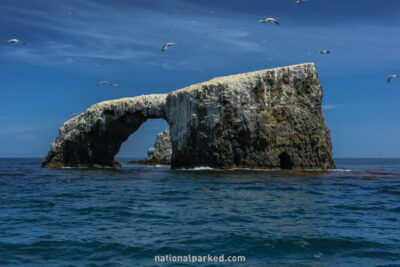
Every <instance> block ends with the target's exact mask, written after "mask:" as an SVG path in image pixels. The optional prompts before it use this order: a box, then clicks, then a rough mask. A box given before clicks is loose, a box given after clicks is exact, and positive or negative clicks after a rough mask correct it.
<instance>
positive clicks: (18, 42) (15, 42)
mask: <svg viewBox="0 0 400 267" xmlns="http://www.w3.org/2000/svg"><path fill="white" fill-rule="evenodd" d="M5 43H6V44H20V45H26V43H24V42H22V41H20V40H18V39H10V40H6V41H5Z"/></svg>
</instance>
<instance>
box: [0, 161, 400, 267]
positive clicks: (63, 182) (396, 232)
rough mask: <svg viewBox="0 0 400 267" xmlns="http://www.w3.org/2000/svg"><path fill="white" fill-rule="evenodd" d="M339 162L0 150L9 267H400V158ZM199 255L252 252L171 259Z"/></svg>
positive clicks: (3, 244)
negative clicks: (225, 166)
mask: <svg viewBox="0 0 400 267" xmlns="http://www.w3.org/2000/svg"><path fill="white" fill-rule="evenodd" d="M126 160H128V159H126ZM126 160H121V161H122V162H124V161H126ZM335 161H336V164H337V168H338V169H337V170H333V171H326V172H323V171H304V172H298V171H288V172H264V171H250V170H235V171H233V170H232V171H221V170H213V169H208V168H199V169H194V170H170V169H169V168H167V167H163V166H153V167H147V166H139V165H127V166H124V167H123V168H120V169H62V170H53V169H42V168H40V163H41V159H0V265H1V266H219V265H221V266H400V159H336V160H335ZM188 255H191V259H193V258H194V257H197V256H201V257H202V256H206V255H212V256H218V257H221V255H223V259H224V260H226V259H227V258H228V256H230V257H231V259H235V258H234V257H237V258H236V259H238V258H239V257H238V256H244V257H245V261H244V260H243V257H242V260H243V261H242V262H240V263H239V262H235V263H233V262H225V263H219V262H210V261H205V262H202V263H197V262H188V261H186V262H182V263H177V262H171V261H167V260H171V259H175V260H176V259H178V258H177V256H181V258H180V259H184V258H183V256H185V257H186V259H188ZM156 256H159V258H158V259H164V262H156V261H155V257H156ZM161 256H162V257H161ZM202 259H205V260H208V258H202ZM197 261H200V259H197Z"/></svg>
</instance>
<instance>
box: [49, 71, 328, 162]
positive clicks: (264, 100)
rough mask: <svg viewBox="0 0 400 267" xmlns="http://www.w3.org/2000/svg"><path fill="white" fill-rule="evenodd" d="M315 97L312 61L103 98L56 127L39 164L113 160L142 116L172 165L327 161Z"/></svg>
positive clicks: (325, 138)
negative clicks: (162, 126) (162, 130)
mask: <svg viewBox="0 0 400 267" xmlns="http://www.w3.org/2000/svg"><path fill="white" fill-rule="evenodd" d="M321 103H322V87H321V85H320V83H319V81H318V73H317V71H316V69H315V66H314V64H312V63H306V64H300V65H294V66H288V67H282V68H276V69H268V70H261V71H256V72H251V73H244V74H238V75H232V76H227V77H220V78H215V79H212V80H210V81H208V82H204V83H200V84H195V85H192V86H189V87H186V88H184V89H181V90H177V91H174V92H171V93H169V94H157V95H147V96H138V97H133V98H124V99H119V100H113V101H106V102H103V103H99V104H96V105H94V106H92V107H91V108H89V109H88V110H87V111H86V112H85V113H83V114H81V115H79V116H77V117H75V118H73V119H71V120H69V121H68V122H66V123H65V124H64V125H63V126H62V127H61V129H60V132H59V134H58V136H57V139H56V141H55V142H54V143H53V144H52V145H51V149H50V151H49V153H48V155H47V156H46V158H45V160H44V162H43V164H42V166H43V167H55V168H60V167H64V166H77V167H79V166H84V167H93V166H115V165H117V164H116V163H115V162H114V156H115V155H116V154H117V152H118V150H119V148H120V145H121V144H122V142H124V141H125V140H126V139H127V138H128V137H129V135H130V134H132V133H133V132H135V131H136V130H137V129H138V128H139V127H140V125H141V124H142V123H143V122H145V121H146V120H147V119H149V118H162V119H165V120H166V121H167V122H168V124H169V126H170V133H171V142H172V158H171V167H172V168H191V167H197V166H210V167H216V168H233V167H245V168H266V169H280V168H282V167H284V168H291V169H329V168H335V164H334V162H333V159H332V144H331V138H330V132H329V129H328V128H327V127H326V124H325V119H324V116H323V114H322V109H321ZM287 159H289V160H287Z"/></svg>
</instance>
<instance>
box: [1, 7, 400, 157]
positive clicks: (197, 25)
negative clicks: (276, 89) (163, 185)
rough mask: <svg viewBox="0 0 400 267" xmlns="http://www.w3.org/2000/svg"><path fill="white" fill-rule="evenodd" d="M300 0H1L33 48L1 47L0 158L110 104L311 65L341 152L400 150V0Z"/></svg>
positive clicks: (8, 22) (11, 33) (37, 148)
mask: <svg viewBox="0 0 400 267" xmlns="http://www.w3.org/2000/svg"><path fill="white" fill-rule="evenodd" d="M294 2H295V0H258V1H256V0H247V1H238V0H214V1H209V0H196V1H194V0H168V1H166V0H164V1H162V0H158V1H155V0H140V1H139V0H112V1H111V0H97V1H95V0H53V1H48V0H47V1H44V0H35V1H30V0H2V1H1V3H0V23H1V25H2V26H1V28H0V36H1V37H2V40H7V39H11V38H17V39H20V40H22V41H24V42H26V43H27V44H28V45H27V46H18V45H6V44H5V43H4V42H3V41H2V43H1V44H0V60H1V63H2V64H0V77H1V80H2V83H1V99H2V101H1V102H2V104H1V105H0V148H1V149H0V157H27V156H34V157H43V156H44V155H45V154H46V153H47V151H48V149H49V146H50V143H51V142H53V141H54V139H55V137H56V135H57V133H58V129H59V128H60V126H61V125H62V124H63V122H64V121H66V120H68V119H70V118H71V117H72V114H73V113H80V112H83V111H85V110H86V109H87V108H88V107H89V106H90V105H92V104H95V103H97V102H100V101H103V100H109V99H115V98H120V97H131V96H137V95H141V94H149V93H158V92H169V91H172V90H175V89H179V88H183V87H185V86H188V85H190V84H194V83H197V82H201V81H205V80H209V79H211V78H213V77H217V76H222V75H230V74H236V73H241V72H248V71H254V70H259V69H266V68H272V67H277V66H285V65H291V64H299V63H304V62H315V64H316V66H317V69H318V71H319V77H320V81H321V84H322V86H323V88H324V114H325V117H326V121H327V124H328V127H329V128H330V129H331V134H332V141H333V147H334V156H335V157H400V138H399V136H400V123H399V122H400V111H399V100H400V79H395V80H393V82H392V83H391V84H390V85H388V84H387V83H386V79H387V76H388V75H389V74H396V73H397V74H400V64H399V62H400V53H399V52H398V49H399V47H400V34H399V31H400V16H399V15H400V1H397V0H386V1H376V0H374V1H372V0H365V1H359V0H357V1H356V0H336V1H332V0H309V1H308V2H306V3H303V4H301V5H296V4H295V3H294ZM68 12H70V14H69V15H68V14H67V13H68ZM264 17H273V18H276V19H277V20H279V21H280V22H281V26H276V25H273V24H267V25H264V24H261V23H259V22H258V20H259V19H262V18H264ZM219 27H221V28H222V32H219V31H218V28H219ZM206 32H207V33H208V35H207V36H205V33H206ZM165 42H177V43H179V44H180V46H178V47H171V48H170V49H169V50H168V51H167V52H165V53H162V52H161V51H160V48H161V46H162V45H163V44H164V43H165ZM325 49H329V50H331V54H330V55H324V56H322V55H319V54H318V51H319V50H325ZM102 80H109V81H112V82H115V83H118V84H119V87H114V88H107V87H103V88H99V87H96V84H97V83H98V82H99V81H102ZM166 127H167V124H166V123H165V122H163V121H161V120H156V121H148V122H147V123H146V124H144V125H142V127H141V128H140V129H139V131H138V132H136V133H135V134H133V135H132V136H131V137H130V139H129V140H128V141H127V142H126V143H124V144H123V147H122V149H121V152H120V154H119V156H144V155H145V153H146V150H147V149H148V148H149V147H151V146H152V144H153V143H154V139H155V136H156V134H157V133H158V132H160V131H162V130H163V129H164V128H166Z"/></svg>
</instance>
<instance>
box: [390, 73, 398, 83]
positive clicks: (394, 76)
mask: <svg viewBox="0 0 400 267" xmlns="http://www.w3.org/2000/svg"><path fill="white" fill-rule="evenodd" d="M399 77H400V76H399V75H397V74H393V75H389V77H388V80H387V82H388V83H390V82H391V80H392V79H393V78H399Z"/></svg>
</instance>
